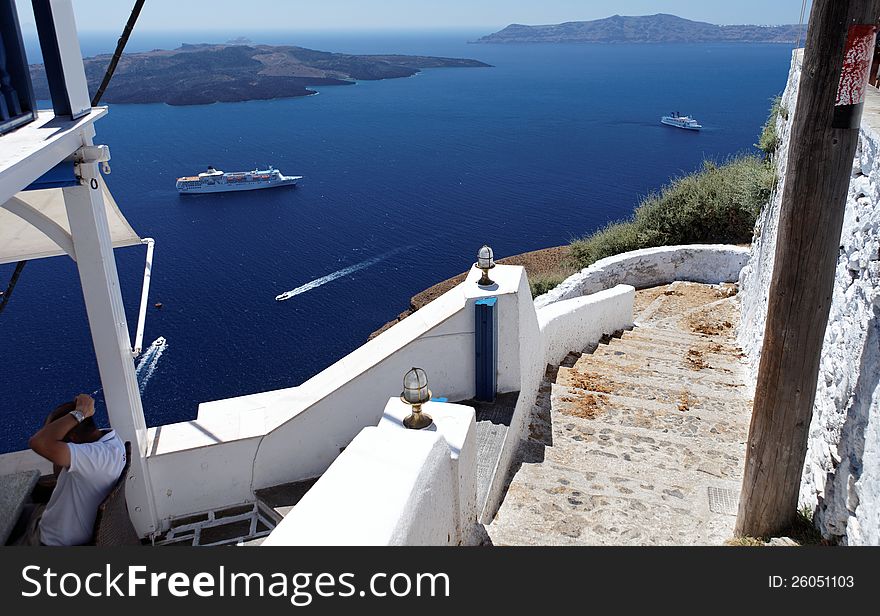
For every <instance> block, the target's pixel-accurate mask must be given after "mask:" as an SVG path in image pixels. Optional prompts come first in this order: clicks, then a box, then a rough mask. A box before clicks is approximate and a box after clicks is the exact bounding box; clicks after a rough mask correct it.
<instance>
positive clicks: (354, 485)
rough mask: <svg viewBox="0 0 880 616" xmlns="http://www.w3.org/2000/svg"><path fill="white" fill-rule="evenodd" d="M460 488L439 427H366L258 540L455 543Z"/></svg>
mask: <svg viewBox="0 0 880 616" xmlns="http://www.w3.org/2000/svg"><path fill="white" fill-rule="evenodd" d="M472 470H473V472H476V465H474V468H473V469H472ZM457 486H458V481H457V472H456V470H455V469H454V467H453V463H452V460H451V458H450V455H449V446H448V445H447V443H446V440H445V439H444V438H443V436H442V435H441V434H439V433H438V432H428V431H418V430H383V429H380V428H376V427H370V428H364V430H363V431H361V433H360V434H358V436H357V437H356V438H355V439H354V440H353V441H352V442H351V445H350V446H349V447H348V448H347V449H346V450H345V451H344V452H343V453H342V454H341V455H340V456H339V457H338V459H337V460H336V461H335V462H334V463H333V464H332V465H331V466H330V468H328V469H327V472H326V473H324V475H323V476H322V477H321V479H320V480H319V481H318V482H317V483H316V484H315V485H314V486H313V487H312V489H311V490H309V491H308V493H307V494H306V495H305V496H304V497H303V499H302V500H301V501H300V502H299V504H297V506H296V507H294V508H293V510H292V511H291V512H290V513H289V514H288V515H287V516H286V517H285V518H284V520H282V521H281V523H280V524H279V525H278V526H277V527H276V528H275V530H274V531H273V532H272V534H270V535H269V537H268V538H267V539H266V541H265V542H264V543H263V545H264V546H309V545H311V546H404V545H407V546H431V545H433V546H444V545H457V543H458V541H459V539H460V537H458V536H456V530H455V529H456V528H457V519H458V515H459V512H458V511H457V510H456V508H455V506H454V505H455V503H456V502H457V499H456V490H457V489H458V488H457Z"/></svg>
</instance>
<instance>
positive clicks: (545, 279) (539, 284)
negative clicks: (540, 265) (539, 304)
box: [529, 273, 570, 297]
mask: <svg viewBox="0 0 880 616" xmlns="http://www.w3.org/2000/svg"><path fill="white" fill-rule="evenodd" d="M568 276H570V274H556V273H554V274H538V275H536V276H535V277H534V278H533V279H529V285H530V286H531V287H532V297H538V296H539V295H544V293H548V292H550V291H552V290H553V289H555V288H556V287H558V286H559V285H560V284H562V281H564V280H565V279H566V278H568Z"/></svg>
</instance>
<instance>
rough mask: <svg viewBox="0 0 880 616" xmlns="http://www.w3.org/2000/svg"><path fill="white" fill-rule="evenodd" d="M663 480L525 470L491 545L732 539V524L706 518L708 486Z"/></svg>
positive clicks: (541, 467)
mask: <svg viewBox="0 0 880 616" xmlns="http://www.w3.org/2000/svg"><path fill="white" fill-rule="evenodd" d="M621 470H626V469H625V468H622V469H621ZM668 477H669V476H667V475H664V476H663V477H662V478H636V477H633V476H632V475H630V474H626V473H604V472H601V471H600V472H595V471H588V472H583V473H582V472H578V471H577V470H575V469H571V468H568V467H565V466H562V465H558V464H555V463H553V462H548V461H545V463H543V464H532V465H524V466H523V468H522V469H521V470H520V473H518V474H517V477H516V478H515V480H514V482H513V484H511V486H510V489H509V491H508V496H507V498H506V499H505V502H504V504H503V505H502V507H501V509H500V511H499V512H498V515H497V516H496V519H495V521H494V522H493V524H492V525H491V526H490V527H489V529H488V531H489V534H490V536H491V537H492V540H493V543H494V544H495V545H683V544H691V545H693V544H720V543H722V542H723V541H724V540H725V539H726V538H728V537H730V536H731V535H732V531H733V524H734V523H735V518H733V517H730V516H718V515H713V514H711V512H710V511H709V503H708V489H707V482H706V481H701V480H702V478H699V477H698V478H696V481H694V478H688V477H685V478H684V479H691V481H690V482H682V483H680V484H679V483H676V482H675V481H674V479H675V478H674V477H673V481H671V482H670V480H669V478H668ZM655 479H659V481H658V480H655ZM707 480H708V483H717V484H718V485H720V486H721V485H723V486H731V487H738V484H737V483H735V482H717V481H715V480H714V479H713V478H711V477H708V478H707ZM722 518H726V519H722Z"/></svg>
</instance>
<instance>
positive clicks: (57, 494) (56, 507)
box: [40, 430, 125, 546]
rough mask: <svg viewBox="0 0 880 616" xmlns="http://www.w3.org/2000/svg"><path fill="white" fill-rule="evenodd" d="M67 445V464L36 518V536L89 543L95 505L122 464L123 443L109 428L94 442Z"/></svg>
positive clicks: (51, 540) (61, 542)
mask: <svg viewBox="0 0 880 616" xmlns="http://www.w3.org/2000/svg"><path fill="white" fill-rule="evenodd" d="M67 447H68V448H69V449H70V468H65V469H63V470H62V471H61V473H59V475H58V483H57V485H56V486H55V491H54V492H52V498H51V499H50V500H49V504H48V505H46V510H45V512H44V513H43V517H42V519H41V520H40V539H41V541H42V542H43V543H44V544H46V545H55V546H59V545H84V544H86V543H89V541H91V539H92V531H93V530H94V526H95V517H96V515H97V513H98V507H99V506H100V504H101V502H102V501H103V500H104V499H105V498H107V495H108V494H109V493H110V490H111V489H112V488H113V486H114V485H115V484H116V481H117V479H119V475H120V473H122V469H123V468H124V467H125V445H124V444H123V442H122V440H120V438H119V437H118V436H116V432H114V431H113V430H111V431H110V432H108V433H107V434H105V435H104V436H103V437H101V440H99V441H96V442H94V443H86V444H82V445H77V444H73V443H67Z"/></svg>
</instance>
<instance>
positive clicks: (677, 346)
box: [487, 283, 751, 545]
mask: <svg viewBox="0 0 880 616" xmlns="http://www.w3.org/2000/svg"><path fill="white" fill-rule="evenodd" d="M730 295H731V289H730V288H728V287H715V286H709V285H697V284H692V283H674V284H673V285H669V286H665V287H658V288H656V289H649V290H646V291H640V292H639V294H638V296H637V302H636V306H637V318H636V322H637V326H636V327H635V328H634V329H633V330H632V331H627V332H622V333H618V334H617V336H615V337H608V338H606V339H605V340H603V342H602V343H601V344H599V345H598V346H597V347H596V348H591V349H586V350H584V351H583V352H580V353H572V354H570V355H569V356H568V357H567V358H566V360H565V361H563V363H562V365H560V366H551V367H548V370H547V373H546V375H545V381H544V383H543V385H542V388H541V391H540V393H539V395H538V398H537V401H536V404H535V407H534V409H533V413H532V419H531V425H530V432H529V437H528V438H527V439H526V440H525V441H524V442H523V443H522V446H521V448H520V452H519V460H518V462H519V464H518V465H517V464H515V465H514V470H513V475H512V477H511V482H510V485H509V487H508V491H507V495H506V497H505V500H504V503H503V504H502V506H501V508H500V510H499V512H498V515H497V516H496V518H495V520H494V521H493V523H492V524H491V525H490V526H489V527H488V529H487V531H488V534H489V536H490V538H491V540H492V543H493V544H495V545H704V544H708V545H711V544H721V543H723V542H724V541H725V540H726V539H729V538H730V537H732V536H733V525H734V523H735V514H736V506H737V501H738V492H739V489H740V483H741V480H742V467H743V463H744V459H745V443H746V440H747V437H748V427H749V420H750V415H751V400H750V398H749V397H748V394H747V391H746V390H747V388H746V387H745V365H744V363H743V362H742V358H741V353H740V351H739V349H738V348H737V347H736V346H735V343H734V336H733V333H734V332H733V325H732V324H733V323H736V322H737V321H738V316H737V311H738V307H737V303H736V298H734V297H730Z"/></svg>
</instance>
